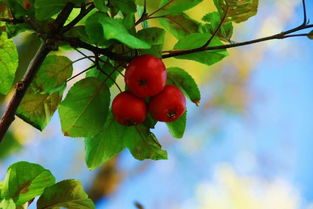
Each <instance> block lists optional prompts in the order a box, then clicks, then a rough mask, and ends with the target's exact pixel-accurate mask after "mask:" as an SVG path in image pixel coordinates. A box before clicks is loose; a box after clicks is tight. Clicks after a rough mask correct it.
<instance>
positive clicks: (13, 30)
mask: <svg viewBox="0 0 313 209" xmlns="http://www.w3.org/2000/svg"><path fill="white" fill-rule="evenodd" d="M30 29H31V28H30V27H29V26H28V25H27V24H26V23H21V24H6V32H7V35H8V38H13V37H15V36H16V35H18V34H20V33H22V32H25V31H27V30H30Z"/></svg>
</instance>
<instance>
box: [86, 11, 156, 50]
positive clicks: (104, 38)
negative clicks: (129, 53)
mask: <svg viewBox="0 0 313 209" xmlns="http://www.w3.org/2000/svg"><path fill="white" fill-rule="evenodd" d="M86 31H87V34H88V36H89V38H90V40H91V41H93V42H94V43H96V44H100V45H106V44H108V41H109V40H117V41H119V42H121V43H123V44H125V45H127V46H129V47H130V48H138V49H149V48H150V47H151V46H150V45H149V44H148V43H146V42H144V41H142V40H140V39H138V38H136V37H135V36H133V35H131V34H130V33H129V32H128V30H127V29H126V28H125V26H124V25H123V24H122V22H121V21H120V20H118V19H113V18H110V17H107V16H106V15H105V14H103V13H99V12H98V13H95V14H93V15H91V16H90V17H89V18H88V19H87V21H86Z"/></svg>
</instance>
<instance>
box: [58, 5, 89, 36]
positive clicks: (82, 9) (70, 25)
mask: <svg viewBox="0 0 313 209" xmlns="http://www.w3.org/2000/svg"><path fill="white" fill-rule="evenodd" d="M94 8H95V5H94V4H91V5H90V6H89V7H88V8H87V9H86V8H85V7H82V8H81V10H80V13H79V14H78V15H77V17H75V19H74V20H72V22H70V23H69V24H67V25H66V26H64V27H63V29H61V31H60V32H61V33H65V32H66V31H68V30H70V29H71V28H72V27H74V26H75V25H76V24H77V23H78V22H79V21H81V20H82V19H83V18H84V17H85V16H86V15H87V14H88V13H89V12H90V11H91V10H93V9H94Z"/></svg>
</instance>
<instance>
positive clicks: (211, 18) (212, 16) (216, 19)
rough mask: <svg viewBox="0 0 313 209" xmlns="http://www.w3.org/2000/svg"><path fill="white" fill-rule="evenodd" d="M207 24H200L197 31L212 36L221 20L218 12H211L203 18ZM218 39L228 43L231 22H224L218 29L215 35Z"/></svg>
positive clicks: (231, 27)
mask: <svg viewBox="0 0 313 209" xmlns="http://www.w3.org/2000/svg"><path fill="white" fill-rule="evenodd" d="M202 20H203V21H205V22H206V23H207V24H202V25H201V26H200V28H199V31H200V32H202V33H211V34H214V33H215V31H216V30H217V28H218V26H219V25H220V23H221V21H222V18H221V16H220V13H218V12H211V13H208V14H206V15H205V16H204V17H203V18H202ZM216 35H217V36H218V37H219V38H220V39H222V40H225V41H229V40H230V38H231V37H232V35H233V25H232V22H225V21H224V23H223V24H222V26H221V27H220V29H219V31H218V32H217V34H216Z"/></svg>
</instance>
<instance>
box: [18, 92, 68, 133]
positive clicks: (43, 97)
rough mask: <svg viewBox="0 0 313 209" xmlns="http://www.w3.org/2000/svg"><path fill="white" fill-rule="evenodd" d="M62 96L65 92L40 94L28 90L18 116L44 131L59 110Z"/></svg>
mask: <svg viewBox="0 0 313 209" xmlns="http://www.w3.org/2000/svg"><path fill="white" fill-rule="evenodd" d="M62 95H63V91H57V92H55V93H52V94H45V93H44V94H40V93H37V92H35V91H34V90H32V89H28V90H27V93H26V95H25V96H24V98H23V100H22V102H21V104H20V105H19V107H18V109H17V113H16V114H17V116H18V117H20V118H21V119H23V120H24V121H25V122H27V123H29V124H30V125H32V126H33V127H35V128H37V129H38V130H40V131H42V130H43V129H44V128H45V127H46V126H47V125H48V123H49V122H50V120H51V117H52V116H53V114H54V112H55V111H56V110H57V108H58V106H59V104H60V102H61V100H62Z"/></svg>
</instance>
